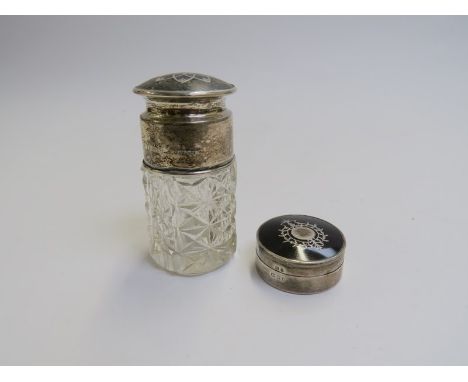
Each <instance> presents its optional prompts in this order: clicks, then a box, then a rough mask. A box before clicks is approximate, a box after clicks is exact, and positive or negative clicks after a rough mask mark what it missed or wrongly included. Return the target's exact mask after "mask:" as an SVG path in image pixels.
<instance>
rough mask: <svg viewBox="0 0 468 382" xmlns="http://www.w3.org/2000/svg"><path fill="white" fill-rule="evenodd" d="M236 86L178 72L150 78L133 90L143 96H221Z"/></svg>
mask: <svg viewBox="0 0 468 382" xmlns="http://www.w3.org/2000/svg"><path fill="white" fill-rule="evenodd" d="M235 90H236V87H235V86H234V85H233V84H230V83H227V82H225V81H223V80H220V79H218V78H215V77H212V76H207V75H206V74H200V73H191V72H180V73H171V74H166V75H163V76H159V77H155V78H152V79H150V80H148V81H145V82H143V83H142V84H140V85H138V86H136V87H135V88H134V89H133V91H134V92H135V93H136V94H140V95H143V96H145V97H171V98H177V97H222V96H223V95H226V94H230V93H233V92H234V91H235Z"/></svg>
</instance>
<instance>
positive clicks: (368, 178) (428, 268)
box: [0, 17, 468, 365]
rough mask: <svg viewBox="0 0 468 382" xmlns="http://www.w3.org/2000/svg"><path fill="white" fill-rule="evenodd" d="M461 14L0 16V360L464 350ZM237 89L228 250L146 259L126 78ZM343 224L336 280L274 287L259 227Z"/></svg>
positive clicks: (379, 357) (266, 359) (399, 356)
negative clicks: (303, 289)
mask: <svg viewBox="0 0 468 382" xmlns="http://www.w3.org/2000/svg"><path fill="white" fill-rule="evenodd" d="M467 37H468V20H467V18H463V17H452V18H450V17H449V18H446V17H406V18H398V17H393V18H392V17H328V18H327V17H296V18H293V17H283V18H267V17H250V18H240V17H237V18H236V17H211V18H206V17H204V18H195V17H177V18H170V17H165V18H156V17H140V18H128V17H127V18H126V17H114V18H97V17H96V18H83V17H74V18H63V17H62V18H45V17H43V18H31V17H29V18H6V17H2V18H0V51H1V55H0V60H1V61H0V83H1V86H0V174H1V177H0V179H1V183H0V201H1V202H0V203H1V211H0V245H1V247H0V249H1V252H0V256H1V266H0V363H1V364H309V365H312V364H319V365H320V364H338V365H339V364H347V365H352V364H468V277H467V276H466V272H467V271H466V269H467V267H468V253H467V250H466V244H465V242H466V237H467V231H468V219H467V216H466V214H467V211H468V203H467V201H466V198H467V194H468V179H467V177H468V171H467V170H468V152H467V143H468V123H467V122H468V111H467V107H466V102H467V85H468V71H467V70H466V68H467V67H468V45H467V44H466V41H467ZM175 71H196V72H202V73H206V74H211V75H214V76H216V77H219V78H222V79H225V80H227V81H228V82H232V83H235V84H236V85H237V87H238V89H239V90H238V92H237V93H235V94H234V95H232V96H229V97H228V99H227V103H228V106H229V108H230V109H231V110H232V111H233V113H234V123H235V149H236V155H237V161H238V172H239V178H238V192H237V198H238V213H237V222H238V224H237V228H238V251H237V253H236V255H235V258H234V259H233V260H232V261H231V262H230V263H229V264H228V265H226V266H225V267H223V268H221V269H220V270H218V271H215V272H213V273H210V274H208V275H205V276H199V277H194V278H186V277H177V276H172V275H169V274H167V273H165V272H162V271H160V270H158V269H156V268H155V267H154V266H153V265H152V262H151V261H150V260H149V259H148V257H147V252H148V240H147V239H148V238H147V232H146V215H145V211H144V199H143V189H142V185H141V173H140V171H139V167H140V163H141V158H142V150H141V143H140V132H139V127H138V114H139V113H140V112H142V111H143V110H144V102H143V99H142V98H141V97H138V96H136V95H134V94H132V92H131V89H132V87H133V86H134V85H137V84H139V83H140V82H143V81H144V80H147V79H148V78H150V77H153V76H156V75H159V74H164V73H168V72H175ZM285 213H303V214H310V215H314V216H318V217H321V218H324V219H326V220H329V221H331V222H332V223H334V224H335V225H337V226H338V227H339V228H340V229H341V230H342V231H343V232H344V234H345V235H346V238H347V242H348V247H347V254H346V260H345V268H344V275H343V279H342V281H341V282H340V283H339V284H338V285H337V286H336V287H335V288H333V289H331V290H329V291H327V292H324V293H322V294H319V295H312V296H296V295H290V294H286V293H283V292H280V291H277V290H275V289H273V288H271V287H269V286H268V285H266V284H265V283H263V281H262V280H260V279H259V277H258V276H257V275H256V273H255V270H254V268H253V264H254V259H255V231H256V229H257V227H258V226H259V225H260V224H261V223H262V222H263V221H265V220H267V219H269V218H270V217H273V216H276V215H280V214H285Z"/></svg>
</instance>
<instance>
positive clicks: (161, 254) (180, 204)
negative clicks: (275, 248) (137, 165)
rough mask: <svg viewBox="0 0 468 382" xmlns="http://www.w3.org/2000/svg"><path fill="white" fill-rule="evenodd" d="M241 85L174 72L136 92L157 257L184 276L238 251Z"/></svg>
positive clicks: (163, 265)
mask: <svg viewBox="0 0 468 382" xmlns="http://www.w3.org/2000/svg"><path fill="white" fill-rule="evenodd" d="M234 91H235V86H234V85H232V84H229V83H226V82H224V81H222V80H219V79H217V78H214V77H211V76H207V75H204V74H199V73H174V74H168V75H164V76H160V77H156V78H153V79H150V80H148V81H146V82H144V83H142V84H141V85H138V86H137V87H135V88H134V92H135V93H137V94H140V95H142V96H144V97H145V99H146V111H145V112H144V113H142V114H141V116H140V120H141V134H142V140H143V153H144V159H143V165H142V171H143V184H144V189H145V195H146V210H147V212H148V218H149V233H150V239H151V240H150V242H151V249H150V251H151V256H152V258H153V259H154V260H155V262H156V263H157V264H158V265H159V266H160V267H161V268H163V269H165V270H168V271H170V272H174V273H177V274H182V275H198V274H203V273H207V272H210V271H212V270H214V269H216V268H218V267H220V266H221V265H223V264H224V263H226V262H227V261H228V260H229V259H230V258H231V256H232V255H233V254H234V252H235V250H236V225H235V211H236V202H235V189H236V164H235V159H234V152H233V142H232V118H231V112H230V111H229V110H228V109H226V107H225V105H224V96H225V95H226V94H230V93H232V92H234Z"/></svg>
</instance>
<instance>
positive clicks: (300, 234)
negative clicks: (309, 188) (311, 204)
mask: <svg viewBox="0 0 468 382" xmlns="http://www.w3.org/2000/svg"><path fill="white" fill-rule="evenodd" d="M345 247H346V241H345V238H344V235H343V234H342V232H341V231H340V230H339V229H338V228H337V227H335V226H334V225H333V224H331V223H329V222H327V221H325V220H322V219H319V218H316V217H312V216H307V215H283V216H278V217H275V218H272V219H270V220H268V221H266V222H265V223H263V224H262V225H261V226H260V228H259V229H258V231H257V270H258V271H259V274H260V276H261V277H262V278H263V279H264V280H265V281H266V282H267V283H268V284H270V285H272V286H274V287H276V288H278V289H281V290H284V291H287V292H292V293H315V292H319V291H321V290H325V289H328V288H330V287H331V286H333V285H335V284H336V283H337V282H338V280H339V279H340V276H341V271H342V265H343V260H344V252H345Z"/></svg>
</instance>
